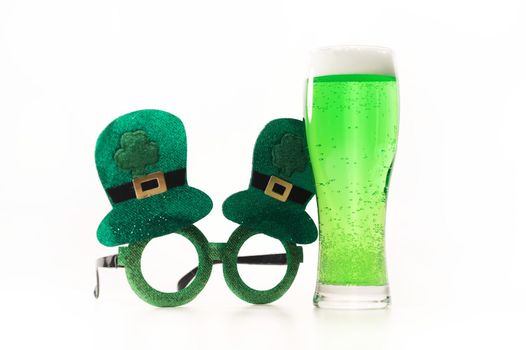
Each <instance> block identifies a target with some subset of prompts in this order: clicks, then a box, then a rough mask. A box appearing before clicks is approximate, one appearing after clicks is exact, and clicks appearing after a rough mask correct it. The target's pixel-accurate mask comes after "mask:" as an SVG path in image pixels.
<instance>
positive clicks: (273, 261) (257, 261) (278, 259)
mask: <svg viewBox="0 0 526 350" xmlns="http://www.w3.org/2000/svg"><path fill="white" fill-rule="evenodd" d="M221 262H222V261H221V260H214V261H213V263H214V264H221ZM237 263H238V264H250V265H287V254H285V253H283V254H266V255H250V256H239V257H238V258H237ZM196 274H197V267H194V268H193V269H192V270H190V271H189V272H188V273H187V274H186V275H184V276H183V277H182V278H181V279H180V280H179V282H177V289H178V290H181V289H184V288H186V286H188V284H190V282H191V281H192V280H193V279H194V277H195V275H196Z"/></svg>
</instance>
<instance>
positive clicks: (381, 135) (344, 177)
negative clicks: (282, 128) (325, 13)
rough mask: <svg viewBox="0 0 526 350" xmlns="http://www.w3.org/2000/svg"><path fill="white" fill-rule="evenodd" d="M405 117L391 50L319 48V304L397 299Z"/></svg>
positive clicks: (312, 147)
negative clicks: (395, 226)
mask: <svg viewBox="0 0 526 350" xmlns="http://www.w3.org/2000/svg"><path fill="white" fill-rule="evenodd" d="M398 119H399V117H398V85H397V81H396V75H395V71H394V64H393V55H392V52H391V51H390V50H389V49H386V48H380V47H368V46H340V47H327V48H320V49H317V50H314V51H313V52H312V54H311V66H310V73H309V78H308V83H307V93H306V117H305V124H306V132H307V143H308V148H309V154H310V158H311V162H312V167H313V171H314V178H315V182H316V195H317V200H318V216H319V227H320V250H319V261H318V281H317V285H316V292H315V294H314V304H315V305H316V306H318V307H322V308H348V309H382V308H386V307H387V306H388V305H389V302H390V297H389V285H388V282H387V273H386V263H385V250H384V226H385V210H386V201H387V192H388V186H389V177H390V175H391V168H392V166H393V160H394V158H395V152H396V144H397V137H398Z"/></svg>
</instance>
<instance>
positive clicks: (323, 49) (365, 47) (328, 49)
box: [309, 44, 394, 55]
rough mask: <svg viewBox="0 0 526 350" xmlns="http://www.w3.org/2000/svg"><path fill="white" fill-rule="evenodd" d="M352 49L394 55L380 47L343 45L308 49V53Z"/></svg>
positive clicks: (390, 50)
mask: <svg viewBox="0 0 526 350" xmlns="http://www.w3.org/2000/svg"><path fill="white" fill-rule="evenodd" d="M352 49H363V50H365V49H369V50H371V51H372V50H378V51H380V50H381V51H385V52H389V53H390V54H391V55H394V50H393V49H391V48H389V47H387V46H381V45H361V44H343V45H324V46H318V47H315V48H312V49H310V51H309V53H310V54H313V53H315V52H317V51H338V50H352Z"/></svg>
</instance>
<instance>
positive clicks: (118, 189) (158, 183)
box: [106, 168, 186, 204]
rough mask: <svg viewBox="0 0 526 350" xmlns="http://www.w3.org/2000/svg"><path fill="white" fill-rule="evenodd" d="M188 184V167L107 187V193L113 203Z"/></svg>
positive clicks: (140, 197) (144, 196)
mask: <svg viewBox="0 0 526 350" xmlns="http://www.w3.org/2000/svg"><path fill="white" fill-rule="evenodd" d="M185 184H186V168H183V169H178V170H173V171H168V172H166V173H162V172H157V173H152V174H149V175H146V176H144V177H141V178H135V179H134V181H133V182H127V183H124V184H122V185H118V186H115V187H112V188H108V189H106V193H107V194H108V196H109V197H110V198H111V201H112V202H113V203H115V204H116V203H120V202H124V201H127V200H130V199H142V198H146V197H150V196H152V195H155V194H160V193H162V192H166V191H167V190H169V189H171V188H175V187H178V186H183V185H185Z"/></svg>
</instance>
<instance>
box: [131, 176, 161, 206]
mask: <svg viewBox="0 0 526 350" xmlns="http://www.w3.org/2000/svg"><path fill="white" fill-rule="evenodd" d="M152 180H156V181H157V187H154V188H150V189H147V190H144V189H143V188H142V185H143V184H144V183H146V182H149V181H152ZM133 189H134V190H135V197H137V199H143V198H147V197H151V196H155V195H157V194H160V193H163V192H166V191H167V188H166V181H165V180H164V173H163V172H162V171H158V172H155V173H151V174H148V175H146V176H142V177H137V178H135V179H133Z"/></svg>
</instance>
